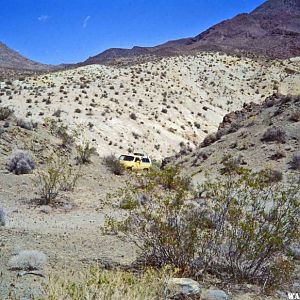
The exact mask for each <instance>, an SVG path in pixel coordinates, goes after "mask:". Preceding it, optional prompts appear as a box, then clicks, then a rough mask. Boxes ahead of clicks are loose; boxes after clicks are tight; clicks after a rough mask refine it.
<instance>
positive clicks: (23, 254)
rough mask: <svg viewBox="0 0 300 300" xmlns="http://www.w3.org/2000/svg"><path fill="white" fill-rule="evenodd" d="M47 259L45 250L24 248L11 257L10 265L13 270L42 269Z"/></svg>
mask: <svg viewBox="0 0 300 300" xmlns="http://www.w3.org/2000/svg"><path fill="white" fill-rule="evenodd" d="M47 259H48V258H47V256H46V255H45V254H44V253H43V252H40V251H37V250H23V251H20V252H19V253H18V254H16V255H14V256H13V257H12V258H11V259H10V261H9V266H10V268H11V269H13V270H25V271H32V270H41V269H42V268H43V266H44V265H45V264H46V262H47Z"/></svg>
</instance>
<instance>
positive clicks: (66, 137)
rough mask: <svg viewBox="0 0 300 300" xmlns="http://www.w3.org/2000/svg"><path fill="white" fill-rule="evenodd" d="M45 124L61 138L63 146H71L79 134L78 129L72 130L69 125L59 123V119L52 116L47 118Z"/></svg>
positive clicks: (52, 132)
mask: <svg viewBox="0 0 300 300" xmlns="http://www.w3.org/2000/svg"><path fill="white" fill-rule="evenodd" d="M45 124H46V126H47V127H48V128H49V131H50V132H51V134H53V135H54V136H57V137H58V138H60V139H61V146H62V147H64V148H70V147H71V146H72V145H73V144H74V142H75V137H76V136H77V134H78V133H77V132H76V131H73V132H70V130H69V127H68V126H67V125H63V124H59V123H58V122H57V120H54V119H51V118H46V119H45Z"/></svg>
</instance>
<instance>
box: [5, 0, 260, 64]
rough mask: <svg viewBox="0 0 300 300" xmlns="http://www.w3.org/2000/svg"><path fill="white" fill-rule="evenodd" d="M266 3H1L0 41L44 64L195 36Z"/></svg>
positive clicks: (231, 0)
mask: <svg viewBox="0 0 300 300" xmlns="http://www.w3.org/2000/svg"><path fill="white" fill-rule="evenodd" d="M263 2H264V0H48V1H46V0H0V41H2V42H4V43H5V44H7V45H8V46H9V47H11V48H13V49H15V50H17V51H19V52H20V53H22V54H23V55H25V56H27V57H29V58H31V59H33V60H36V61H39V62H43V63H50V64H59V63H71V62H78V61H82V60H84V59H86V58H87V57H89V56H92V55H95V54H98V53H99V52H101V51H103V50H105V49H107V48H112V47H132V46H134V45H139V46H153V45H156V44H160V43H163V42H166V41H168V40H172V39H178V38H183V37H190V36H195V35H197V34H199V33H200V32H202V31H203V30H205V29H207V28H208V27H210V26H212V25H214V24H216V23H217V22H220V21H222V20H224V19H228V18H231V17H233V16H235V15H236V14H238V13H242V12H250V11H251V10H253V9H254V8H255V7H256V6H258V5H260V4H261V3H263Z"/></svg>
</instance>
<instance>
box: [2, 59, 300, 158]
mask: <svg viewBox="0 0 300 300" xmlns="http://www.w3.org/2000/svg"><path fill="white" fill-rule="evenodd" d="M299 69H300V68H299V62H297V61H295V62H292V61H276V60H272V61H268V60H265V61H264V60H259V61H258V60H253V59H249V58H238V57H232V56H229V55H220V54H217V53H201V54H198V55H197V56H180V57H170V58H164V59H161V60H159V61H157V62H153V61H151V62H148V63H144V64H138V65H134V66H127V67H122V68H117V67H115V66H113V67H112V66H99V65H93V66H85V67H81V68H77V69H74V70H67V71H63V72H56V73H50V74H47V75H43V76H37V77H32V78H26V80H24V81H17V80H16V81H14V82H12V84H11V85H9V84H7V83H5V82H3V83H0V92H1V99H2V105H10V106H13V108H14V110H15V112H16V114H17V115H18V116H20V117H26V118H28V119H33V120H34V121H39V122H43V121H44V119H45V118H47V117H48V118H49V117H50V118H53V119H55V120H56V121H57V122H62V123H64V124H67V125H70V126H71V127H73V128H74V127H76V126H78V125H79V126H80V127H81V129H82V134H83V137H84V139H88V140H90V141H94V142H95V146H97V149H98V151H99V153H100V154H101V155H104V154H110V153H118V154H121V153H123V152H127V151H128V149H135V150H138V149H141V148H142V149H144V150H145V151H146V152H147V153H148V154H149V155H151V156H152V157H156V158H158V159H159V158H162V157H165V156H170V155H174V153H176V152H177V151H179V150H180V147H181V145H184V144H185V145H190V147H193V148H195V147H197V146H198V145H199V143H200V142H201V141H202V140H203V138H204V137H205V136H206V135H207V133H211V132H213V131H215V130H216V129H217V127H218V125H219V123H220V122H221V121H222V118H223V116H224V115H225V114H226V113H228V112H230V111H233V110H236V109H239V108H241V107H242V105H243V103H244V102H246V103H249V102H251V101H254V102H255V103H260V102H261V101H262V100H263V99H264V98H265V97H267V96H270V95H272V94H273V93H276V92H280V93H282V94H294V93H300V71H299Z"/></svg>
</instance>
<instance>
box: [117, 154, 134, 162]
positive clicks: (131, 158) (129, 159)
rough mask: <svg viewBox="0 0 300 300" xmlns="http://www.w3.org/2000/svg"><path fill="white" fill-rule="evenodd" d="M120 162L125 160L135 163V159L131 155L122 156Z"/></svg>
mask: <svg viewBox="0 0 300 300" xmlns="http://www.w3.org/2000/svg"><path fill="white" fill-rule="evenodd" d="M119 160H124V161H134V157H133V156H130V155H121V156H120V158H119Z"/></svg>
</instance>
